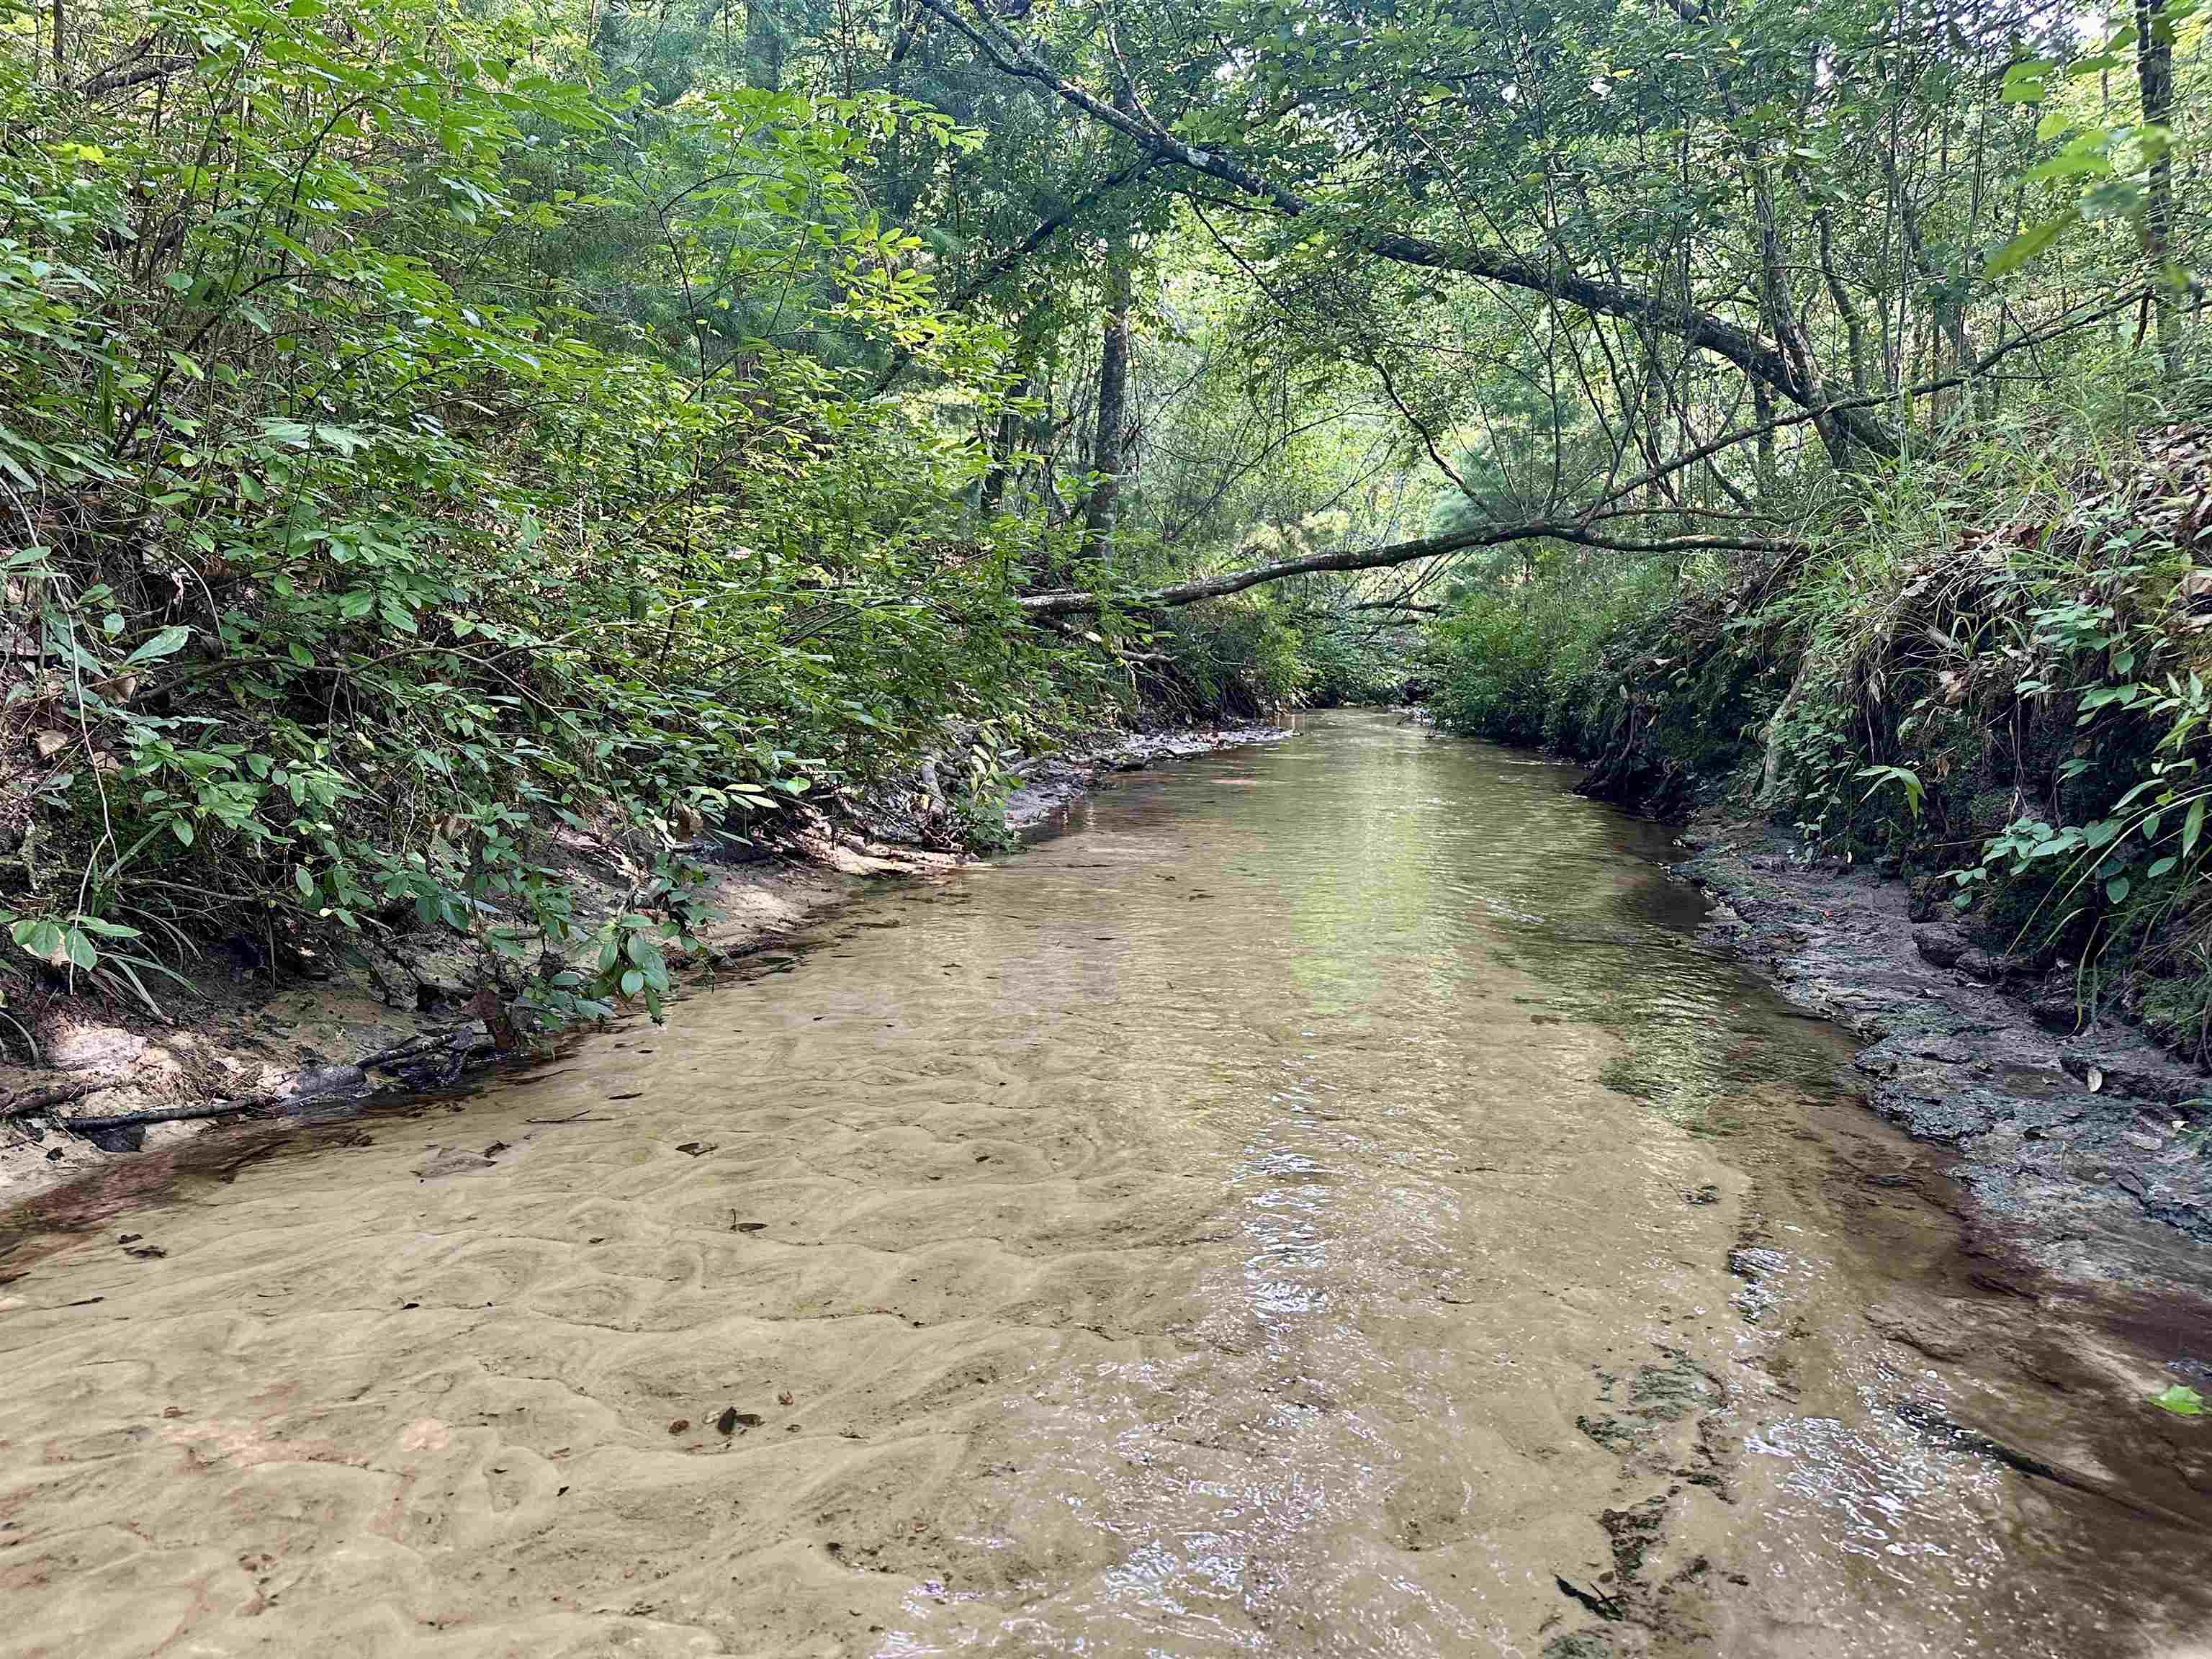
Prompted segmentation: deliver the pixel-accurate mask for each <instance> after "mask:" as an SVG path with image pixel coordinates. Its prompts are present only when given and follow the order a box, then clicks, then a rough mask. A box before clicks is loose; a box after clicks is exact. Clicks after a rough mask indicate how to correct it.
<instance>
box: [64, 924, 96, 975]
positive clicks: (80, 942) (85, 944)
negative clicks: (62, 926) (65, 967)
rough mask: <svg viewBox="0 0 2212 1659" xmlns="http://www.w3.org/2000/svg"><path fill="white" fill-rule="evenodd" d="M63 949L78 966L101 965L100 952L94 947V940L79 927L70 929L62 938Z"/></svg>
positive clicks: (93, 966) (92, 966)
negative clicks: (86, 935)
mask: <svg viewBox="0 0 2212 1659" xmlns="http://www.w3.org/2000/svg"><path fill="white" fill-rule="evenodd" d="M62 949H63V950H64V951H65V952H66V953H67V954H68V956H69V959H70V962H71V963H73V964H74V965H76V967H79V968H97V967H98V966H100V952H99V951H95V950H94V949H93V945H92V941H91V940H90V939H87V938H86V937H85V936H84V934H83V933H82V931H81V930H80V929H78V928H75V927H72V928H70V930H69V933H68V934H67V935H66V936H65V937H64V939H63V940H62Z"/></svg>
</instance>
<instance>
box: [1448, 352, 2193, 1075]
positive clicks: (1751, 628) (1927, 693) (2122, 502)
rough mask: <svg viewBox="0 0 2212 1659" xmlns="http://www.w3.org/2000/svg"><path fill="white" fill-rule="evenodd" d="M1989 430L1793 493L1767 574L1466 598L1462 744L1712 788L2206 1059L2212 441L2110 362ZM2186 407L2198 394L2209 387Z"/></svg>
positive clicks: (1565, 563)
mask: <svg viewBox="0 0 2212 1659" xmlns="http://www.w3.org/2000/svg"><path fill="white" fill-rule="evenodd" d="M2069 384H2071V385H2072V386H2073V390H2074V393H2075V395H2073V396H2072V397H2070V398H2069V397H2066V396H2058V397H2054V398H2050V399H2048V400H2046V401H2045V402H2042V403H2040V404H2038V405H2037V406H2036V407H2034V408H2033V409H2030V410H2021V411H2020V412H2019V413H2018V414H2016V415H2015V416H2013V417H2012V418H2011V419H2010V420H2008V421H2005V422H2000V423H1998V424H1996V425H1994V426H1984V427H1983V428H1980V429H1979V430H1978V431H1977V432H1976V433H1974V434H1973V435H1971V436H1967V435H1949V436H1945V435H1937V436H1936V437H1935V438H1933V439H1929V440H1927V441H1924V442H1923V445H1922V446H1921V447H1919V448H1917V450H1916V451H1915V452H1913V453H1909V454H1908V455H1907V456H1906V457H1905V459H1902V460H1900V461H1899V462H1898V463H1895V464H1893V465H1888V466H1886V467H1885V468H1883V469H1882V470H1881V471H1880V472H1878V473H1876V474H1874V475H1872V476H1869V477H1862V478H1857V479H1850V480H1836V479H1832V478H1831V479H1826V480H1817V479H1808V480H1807V481H1806V484H1805V488H1804V490H1803V496H1804V499H1805V500H1806V501H1807V503H1808V505H1807V507H1806V508H1805V512H1804V514H1803V517H1802V520H1801V523H1800V526H1799V527H1798V532H1799V533H1798V535H1797V537H1796V538H1795V539H1796V542H1798V543H1799V544H1801V545H1799V546H1796V547H1793V548H1792V549H1791V550H1789V551H1786V552H1784V553H1781V554H1779V555H1775V556H1719V557H1714V558H1711V559H1710V560H1708V561H1707V562H1702V563H1699V562H1688V563H1685V564H1684V565H1682V566H1681V567H1680V568H1659V567H1655V566H1654V565H1653V564H1652V563H1650V562H1641V563H1638V562H1618V563H1616V564H1614V565H1613V566H1612V567H1610V568H1598V569H1595V570H1593V568H1591V565H1590V562H1589V556H1587V555H1586V554H1578V553H1574V552H1572V551H1571V550H1562V551H1561V553H1560V554H1559V559H1558V562H1557V564H1556V565H1553V566H1552V567H1550V568H1545V567H1542V566H1540V567H1539V574H1538V576H1537V578H1536V580H1534V581H1533V582H1530V583H1528V584H1525V585H1523V586H1520V587H1519V588H1517V589H1502V590H1501V589H1498V588H1495V587H1492V588H1486V589H1477V590H1474V591H1469V592H1462V593H1460V594H1458V595H1457V596H1455V600H1454V603H1453V604H1452V605H1451V606H1450V608H1449V612H1448V614H1447V615H1446V616H1444V617H1442V618H1441V619H1439V621H1438V622H1437V623H1436V624H1435V625H1433V626H1432V627H1431V629H1429V631H1428V635H1427V648H1428V652H1429V654H1430V658H1431V669H1430V672H1431V679H1432V684H1433V685H1434V696H1433V699H1432V707H1433V708H1434V709H1435V711H1436V714H1437V718H1438V720H1439V721H1440V723H1441V724H1443V726H1446V727H1448V728H1449V729H1452V730H1456V731H1462V732H1474V733H1478V734H1480V735H1485V736H1489V737H1493V738H1501V739H1504V740H1506V741H1509V742H1515V743H1522V744H1541V745H1544V746H1547V747H1550V748H1553V749H1555V750H1559V751H1561V752H1564V753H1565V754H1568V755H1571V756H1573V757H1577V758H1580V759H1583V760H1585V761H1588V762H1589V763H1592V765H1593V767H1594V774H1593V786H1594V787H1595V789H1596V791H1597V792H1599V793H1608V794H1611V795H1613V796H1615V797H1616V798H1621V799H1628V800H1631V801H1632V803H1634V804H1636V805H1642V806H1644V807H1647V808H1654V809H1656V810H1660V811H1670V812H1680V811H1686V810H1687V809H1688V808H1689V807H1690V806H1692V805H1695V804H1698V803H1699V802H1702V801H1711V800H1715V799H1721V798H1723V797H1726V798H1729V799H1734V800H1735V802H1736V803H1737V804H1738V805H1755V806H1756V807H1758V808H1759V809H1761V810H1763V811H1766V812H1769V813H1771V815H1772V816H1773V817H1776V818H1777V819H1778V821H1779V822H1781V823H1784V824H1788V825H1790V826H1793V827H1794V828H1795V829H1796V831H1797V832H1798V834H1799V836H1801V838H1802V844H1803V845H1804V847H1805V848H1806V851H1807V853H1808V855H1811V854H1823V855H1827V856H1834V857H1844V858H1849V859H1853V860H1871V861H1875V862H1878V863H1880V864H1881V866H1883V867H1884V868H1885V869H1886V870H1887V871H1889V872H1893V873H1895V874H1898V875H1899V876H1901V877H1903V878H1906V879H1908V880H1911V882H1913V884H1914V896H1915V911H1916V914H1917V915H1921V916H1923V917H1931V916H1942V915H1948V916H1951V917H1953V918H1954V919H1955V920H1956V921H1958V922H1960V924H1961V925H1963V926H1964V927H1966V928H1968V930H1969V931H1970V932H1971V933H1972V934H1973V935H1974V936H1975V937H1976V938H1977V939H1978V940H1979V942H1981V943H1983V944H1984V945H1986V946H1987V947H1988V949H1989V950H1990V951H1992V952H1993V953H1996V955H1998V956H1999V957H2002V958H2004V959H2005V960H2006V961H2007V962H2008V963H2009V964H2010V965H2011V966H2012V967H2013V968H2014V969H2015V971H2017V972H2018V973H2020V974H2021V975H2025V976H2040V975H2048V976H2051V977H2053V978H2057V977H2058V976H2061V975H2063V976H2064V977H2066V978H2067V979H2068V980H2069V982H2070V984H2071V987H2072V989H2073V991H2074V994H2075V999H2076V1001H2077V1004H2078V1016H2079V1017H2080V1018H2085V1019H2086V1018H2089V1017H2091V1016H2093V1014H2094V1013H2096V1012H2099V1011H2100V1010H2102V1011H2116V1012H2122V1013H2124V1014H2125V1015H2127V1016H2129V1017H2131V1018H2139V1019H2141V1020H2142V1022H2143V1023H2144V1024H2146V1025H2148V1027H2150V1028H2151V1029H2152V1030H2154V1033H2155V1034H2157V1035H2159V1036H2161V1037H2162V1038H2164V1039H2165V1040H2166V1041H2167V1042H2171V1043H2173V1044H2175V1045H2177V1046H2179V1047H2181V1048H2185V1049H2186V1050H2188V1051H2190V1052H2191V1053H2192V1054H2199V1055H2201V1054H2203V1052H2204V1050H2205V1045H2206V1041H2207V1036H2208V1033H2212V869H2208V859H2212V837H2208V836H2207V835H2206V833H2205V832H2206V819H2207V811H2208V807H2212V778H2208V777H2207V775H2206V771H2205V768H2206V765H2207V763H2208V760H2212V733H2208V722H2212V692H2208V690H2207V682H2208V680H2212V638H2208V636H2212V569H2208V568H2200V563H2199V562H2200V561H2203V562H2205V563H2207V564H2212V500H2208V492H2212V433H2208V432H2207V431H2206V430H2205V429H2204V428H2198V427H2194V426H2190V425H2187V424H2185V423H2182V422H2179V421H2178V420H2177V419H2175V418H2173V417H2172V416H2170V415H2168V414H2167V413H2166V410H2164V409H2161V408H2158V407H2155V406H2152V407H2146V405H2145V404H2144V402H2143V400H2142V397H2141V396H2140V395H2139V394H2140V391H2141V389H2140V388H2139V387H2137V388H2130V387H2129V386H2127V385H2126V383H2125V382H2124V380H2118V379H2115V378H2113V377H2111V376H2103V375H2100V374H2098V373H2096V372H2094V366H2093V367H2092V368H2091V369H2089V370H2085V372H2084V373H2083V374H2082V375H2081V377H2080V378H2079V379H2078V380H2076V381H2074V382H2071V383H2069ZM2183 401H2184V404H2185V406H2188V407H2202V401H2201V399H2200V400H2198V401H2197V402H2195V403H2193V404H2191V403H2189V401H2188V400H2187V399H2184V400H2183Z"/></svg>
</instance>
